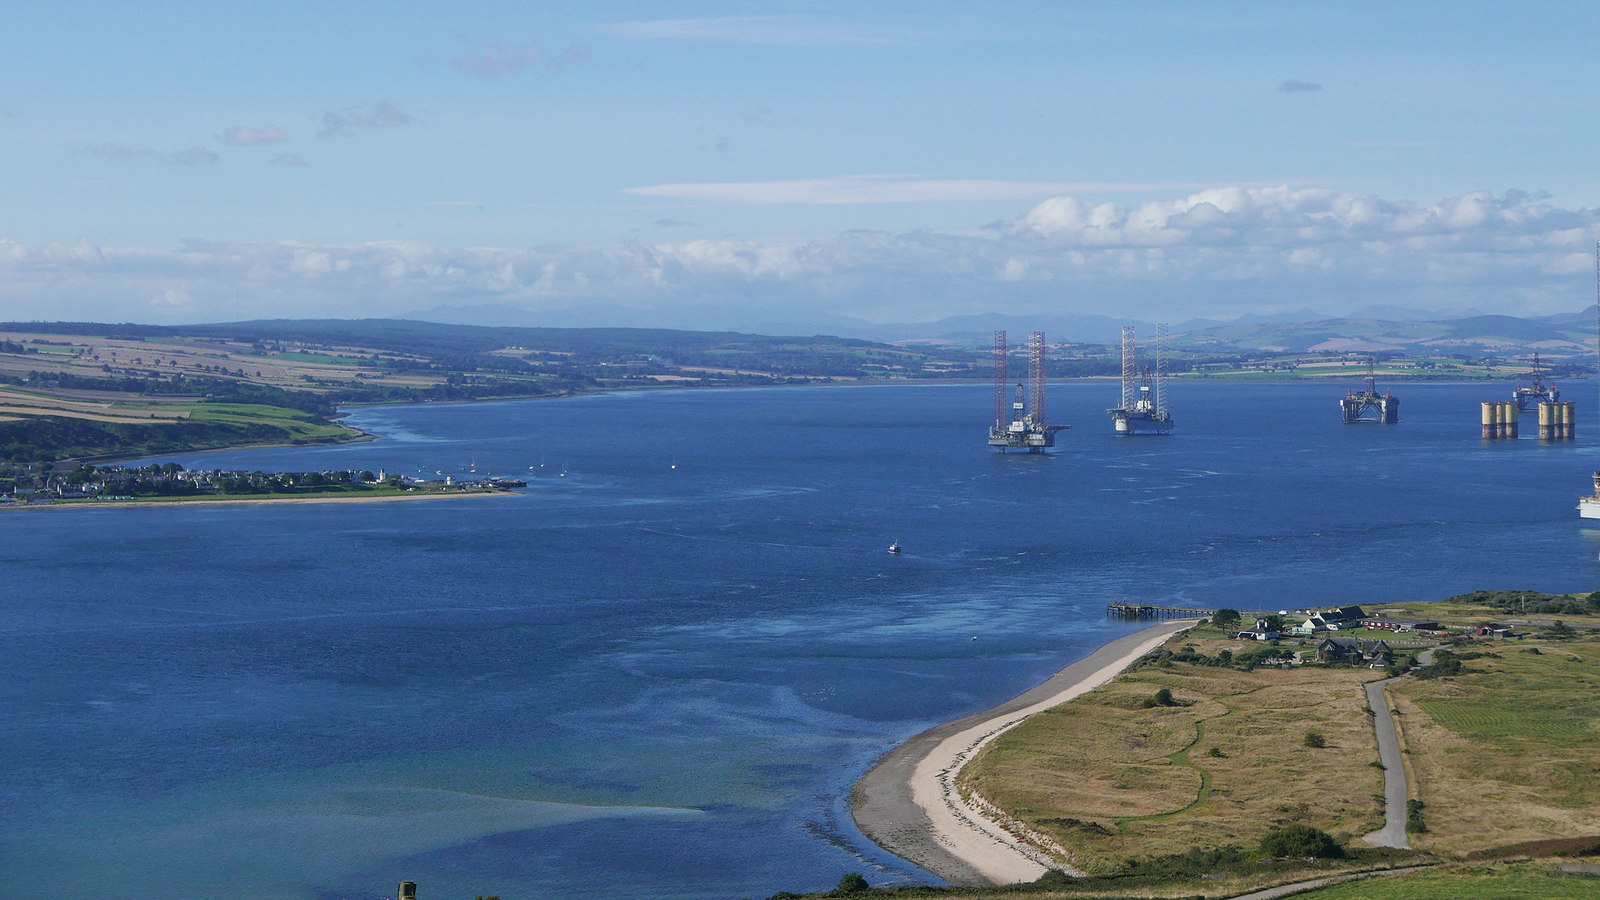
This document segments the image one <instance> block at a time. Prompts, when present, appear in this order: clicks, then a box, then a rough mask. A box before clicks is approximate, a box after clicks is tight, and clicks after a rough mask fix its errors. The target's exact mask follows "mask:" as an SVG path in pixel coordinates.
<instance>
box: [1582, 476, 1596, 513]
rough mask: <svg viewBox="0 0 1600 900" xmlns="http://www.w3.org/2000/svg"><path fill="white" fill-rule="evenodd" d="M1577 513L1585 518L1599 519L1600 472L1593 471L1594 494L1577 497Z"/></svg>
mask: <svg viewBox="0 0 1600 900" xmlns="http://www.w3.org/2000/svg"><path fill="white" fill-rule="evenodd" d="M1578 515H1579V516H1580V517H1582V518H1585V519H1600V472H1596V473H1594V494H1592V495H1591V496H1588V497H1579V498H1578Z"/></svg>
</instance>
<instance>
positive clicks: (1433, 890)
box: [1295, 862, 1600, 900]
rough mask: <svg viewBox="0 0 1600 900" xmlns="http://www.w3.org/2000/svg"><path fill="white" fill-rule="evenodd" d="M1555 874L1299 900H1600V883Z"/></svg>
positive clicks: (1420, 875) (1369, 883)
mask: <svg viewBox="0 0 1600 900" xmlns="http://www.w3.org/2000/svg"><path fill="white" fill-rule="evenodd" d="M1554 869H1555V867H1554V866H1553V865H1550V864H1548V863H1531V862H1523V863H1515V864H1510V865H1498V866H1486V867H1482V868H1445V869H1440V870H1437V871H1429V872H1415V873H1409V874H1405V875H1391V876H1385V877H1382V878H1373V879H1368V880H1364V881H1351V882H1346V883H1344V884H1336V885H1333V886H1331V887H1325V888H1319V889H1318V890H1314V891H1309V892H1307V893H1304V894H1296V895H1295V896H1296V897H1302V898H1305V900H1441V898H1449V900H1600V878H1597V877H1594V876H1589V875H1557V876H1555V877H1549V876H1550V875H1551V873H1552V872H1553V871H1554Z"/></svg>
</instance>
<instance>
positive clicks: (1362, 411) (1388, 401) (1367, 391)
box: [1339, 356, 1400, 425]
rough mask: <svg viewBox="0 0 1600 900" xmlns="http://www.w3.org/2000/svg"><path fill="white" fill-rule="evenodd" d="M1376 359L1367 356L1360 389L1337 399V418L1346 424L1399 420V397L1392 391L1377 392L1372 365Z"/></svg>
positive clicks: (1390, 423)
mask: <svg viewBox="0 0 1600 900" xmlns="http://www.w3.org/2000/svg"><path fill="white" fill-rule="evenodd" d="M1376 364H1377V361H1376V359H1375V358H1374V357H1372V356H1368V357H1367V383H1366V387H1364V388H1362V389H1361V390H1360V391H1351V392H1350V393H1349V394H1347V395H1346V396H1345V398H1344V399H1343V400H1340V401H1339V418H1340V420H1341V421H1343V422H1344V424H1346V425H1354V424H1355V423H1357V422H1382V423H1383V424H1385V425H1393V424H1394V423H1396V422H1398V421H1400V398H1399V397H1396V396H1395V395H1394V393H1393V392H1391V391H1385V392H1384V393H1382V394H1380V393H1378V387H1377V376H1376V375H1375V374H1374V367H1375V366H1376Z"/></svg>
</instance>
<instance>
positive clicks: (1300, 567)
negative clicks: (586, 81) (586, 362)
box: [0, 383, 1600, 900]
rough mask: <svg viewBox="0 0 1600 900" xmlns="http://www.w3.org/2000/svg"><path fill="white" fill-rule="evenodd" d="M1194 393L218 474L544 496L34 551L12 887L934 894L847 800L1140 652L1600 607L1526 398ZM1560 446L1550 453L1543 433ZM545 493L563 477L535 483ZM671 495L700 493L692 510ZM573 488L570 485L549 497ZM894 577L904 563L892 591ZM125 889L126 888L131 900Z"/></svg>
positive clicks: (10, 696)
mask: <svg viewBox="0 0 1600 900" xmlns="http://www.w3.org/2000/svg"><path fill="white" fill-rule="evenodd" d="M1346 387H1347V386H1346V385H1343V384H1340V385H1337V386H1314V385H1238V384H1226V385H1225V384H1204V383H1195V384H1190V383H1183V384H1180V385H1179V386H1178V387H1177V390H1176V392H1175V393H1176V407H1177V416H1178V423H1179V433H1178V434H1177V435H1174V436H1172V437H1165V438H1162V437H1144V438H1121V439H1119V438H1116V437H1114V436H1113V435H1112V434H1111V428H1110V424H1109V421H1108V420H1107V417H1106V416H1105V415H1104V413H1103V410H1104V408H1105V407H1106V406H1108V405H1111V404H1112V401H1113V400H1114V397H1115V386H1114V385H1107V384H1093V385H1086V384H1073V385H1062V386H1053V387H1052V388H1051V402H1050V408H1051V411H1052V414H1053V416H1054V417H1056V418H1057V420H1059V421H1065V422H1070V423H1071V424H1073V425H1074V426H1075V427H1074V428H1073V430H1071V431H1068V432H1065V433H1063V434H1062V436H1061V449H1060V451H1059V452H1058V453H1056V454H1054V455H1051V456H1048V457H1029V456H1008V457H999V456H996V455H993V454H991V453H990V452H989V451H988V450H987V448H986V447H985V446H984V445H983V440H984V432H985V428H986V427H987V422H986V419H987V417H988V416H989V414H990V410H991V408H992V406H991V398H990V393H989V391H988V389H987V388H986V387H982V386H914V387H910V386H899V387H862V388H816V389H810V388H806V389H782V390H751V391H737V392H723V391H719V392H692V393H654V394H634V395H610V396H593V397H584V398H577V399H571V400H561V401H540V402H528V403H497V404H481V405H429V406H420V407H409V408H382V409H363V410H359V411H356V412H355V414H354V415H352V417H351V421H352V422H353V423H354V424H356V425H358V426H360V427H362V428H364V429H367V430H369V431H371V432H373V433H375V434H378V435H380V436H381V439H380V440H378V441H375V442H372V443H363V444H354V445H346V446H341V447H332V448H318V449H306V448H295V449H281V450H259V451H250V452H238V453H225V454H199V455H193V456H183V457H176V458H175V459H177V460H178V461H179V462H182V463H183V464H185V465H186V466H189V467H191V468H193V467H216V466H225V467H248V468H261V469H281V470H311V469H328V468H339V469H343V468H352V467H358V468H369V469H373V470H377V469H378V468H380V467H381V468H385V469H387V470H388V471H389V472H399V473H413V474H415V473H418V472H427V473H429V474H431V473H433V472H435V471H440V472H445V473H449V474H455V475H457V476H458V477H460V476H463V475H465V474H466V470H467V469H469V468H470V467H475V468H476V470H477V473H478V474H479V475H483V474H502V475H522V476H526V477H527V478H528V479H529V481H530V485H529V487H528V489H527V491H526V492H525V493H521V494H518V495H515V496H510V497H486V498H468V499H459V500H457V499H451V500H425V501H417V502H411V503H369V504H317V505H277V506H216V507H203V506H183V507H159V508H142V509H141V508H98V509H74V510H53V511H18V510H9V511H0V575H3V579H4V585H5V590H4V593H3V595H0V596H3V597H4V600H3V602H4V610H5V615H4V616H3V619H0V671H3V678H0V705H3V706H0V708H3V709H4V714H5V725H4V729H3V731H0V883H4V884H6V885H7V886H8V888H9V889H10V891H9V892H10V893H11V894H12V895H14V896H17V897H23V898H31V897H51V898H55V897H61V896H78V897H89V898H93V897H123V896H128V895H129V894H130V893H135V892H136V893H141V894H147V895H152V896H165V897H172V898H186V897H194V898H201V897H216V896H222V895H229V896H234V897H247V898H253V897H260V898H269V897H270V898H279V897H284V898H336V897H377V896H385V895H387V896H392V893H393V890H394V885H395V883H396V882H398V881H400V880H402V879H409V880H415V881H417V882H419V883H420V885H421V886H422V892H423V894H424V895H425V896H426V897H429V898H447V897H471V896H476V895H478V894H489V893H498V894H499V895H501V896H502V897H506V898H508V900H510V898H532V897H614V896H621V895H628V896H639V897H709V898H735V897H741V896H766V895H768V894H771V893H773V892H775V891H777V890H782V889H790V890H815V889H821V888H826V887H831V886H832V885H834V884H835V883H837V881H838V879H839V877H840V876H841V875H842V874H844V873H846V872H850V871H861V872H865V873H866V874H867V877H868V879H869V880H870V881H872V882H874V883H884V882H890V883H893V882H903V881H907V880H915V879H920V878H926V877H927V876H925V875H924V874H922V873H919V872H917V871H915V870H914V869H912V868H910V867H909V866H907V865H905V864H904V863H902V862H899V861H897V860H895V859H894V858H892V857H889V856H887V855H886V854H884V853H882V852H881V851H879V850H877V849H876V848H875V847H873V846H872V845H870V844H868V843H866V842H865V841H863V840H862V838H861V837H860V835H859V834H858V833H857V832H856V831H855V830H854V828H853V827H852V825H851V824H850V821H849V816H848V812H847V810H846V807H845V798H846V795H847V794H848V792H849V789H850V786H851V784H852V783H853V782H854V780H855V779H856V778H858V777H859V776H860V775H861V773H862V772H864V771H865V770H866V768H867V767H868V766H869V765H870V764H871V762H872V760H873V759H874V758H876V757H877V756H878V755H879V754H881V753H882V752H884V751H885V750H887V749H888V748H890V747H891V746H893V745H894V744H895V743H897V742H898V741H900V740H901V739H903V738H905V737H907V736H909V735H911V734H913V733H915V732H917V731H920V730H922V729H923V728H926V727H928V726H929V725H932V724H934V723H936V722H939V721H943V720H946V719H950V718H954V717H957V716H960V715H963V714H966V713H970V712H973V711H976V710H978V709H981V708H984V707H986V706H988V705H990V704H993V703H995V702H998V701H1000V700H1002V699H1005V698H1007V697H1009V696H1012V695H1014V694H1016V693H1018V692H1020V691H1022V690H1024V689H1026V688H1028V687H1030V686H1032V685H1033V684H1035V683H1037V682H1038V681H1040V680H1042V679H1043V678H1045V677H1047V676H1048V675H1049V674H1050V673H1051V672H1053V671H1055V670H1056V669H1058V668H1060V667H1061V666H1062V665H1064V664H1066V663H1068V662H1070V661H1072V660H1073V659H1075V658H1078V657H1080V656H1082V655H1084V654H1085V653H1086V652H1088V650H1090V649H1091V648H1093V647H1094V646H1096V645H1098V644H1100V643H1102V642H1103V641H1105V640H1107V639H1109V638H1111V637H1113V636H1115V635H1118V634H1121V633H1124V632H1125V631H1126V630H1128V629H1129V626H1126V625H1123V624H1121V623H1116V622H1111V621H1107V620H1106V619H1105V618H1104V616H1103V608H1104V606H1105V604H1106V603H1107V602H1109V601H1112V600H1119V599H1122V598H1123V597H1130V598H1135V599H1141V600H1148V601H1159V602H1166V603H1186V604H1194V605H1200V606H1213V605H1228V606H1235V607H1241V608H1271V609H1278V608H1289V607H1297V606H1305V605H1309V604H1335V603H1352V602H1354V603H1362V604H1376V605H1381V604H1383V603H1384V602H1386V601H1394V600H1416V599H1431V598H1438V597H1443V596H1446V595H1449V594H1452V593H1459V592H1463V591H1467V590H1472V589H1475V588H1481V587H1488V588H1510V587H1529V588H1537V589H1543V590H1550V591H1568V590H1585V591H1587V590H1591V589H1593V588H1594V587H1596V584H1595V582H1596V575H1597V570H1600V563H1597V560H1596V554H1597V551H1600V531H1596V530H1595V529H1593V528H1587V527H1584V526H1582V525H1581V524H1580V522H1579V520H1578V519H1577V518H1576V513H1575V512H1574V509H1573V507H1574V506H1575V503H1576V499H1577V497H1578V495H1579V494H1581V493H1586V492H1587V491H1588V490H1589V473H1590V471H1591V470H1592V469H1594V468H1596V467H1597V465H1600V453H1597V444H1596V440H1595V431H1596V429H1595V426H1594V425H1593V424H1591V423H1592V422H1593V418H1594V417H1593V415H1592V412H1590V411H1592V409H1593V407H1592V404H1585V403H1583V398H1584V397H1587V396H1590V395H1591V394H1592V388H1585V387H1580V386H1574V385H1563V387H1564V388H1565V389H1566V390H1567V391H1568V392H1569V394H1571V395H1574V396H1576V397H1577V398H1579V401H1580V411H1583V412H1585V413H1586V414H1585V415H1583V416H1582V421H1581V422H1580V428H1581V429H1582V437H1581V438H1580V440H1578V441H1576V442H1573V443H1569V444H1561V445H1541V444H1540V443H1538V442H1537V441H1534V440H1529V439H1524V440H1521V441H1517V442H1505V443H1500V444H1485V443H1483V442H1481V441H1480V440H1479V439H1478V402H1479V401H1480V400H1485V399H1503V398H1504V397H1505V396H1508V395H1509V388H1507V387H1506V386H1504V385H1494V386H1486V385H1398V386H1396V392H1397V393H1400V394H1401V395H1402V396H1403V398H1404V402H1403V405H1402V408H1401V423H1400V424H1399V425H1397V426H1390V427H1384V426H1378V425H1371V426H1343V425H1340V424H1339V422H1338V411H1337V402H1336V401H1337V399H1338V397H1340V396H1342V395H1343V393H1344V390H1345V388H1346ZM1524 421H1525V422H1526V423H1527V424H1528V425H1529V427H1530V430H1531V427H1532V418H1531V417H1527V418H1525V420H1524ZM541 462H542V463H543V468H540V464H541ZM674 465H675V466H676V468H674ZM563 469H564V470H565V471H566V473H567V474H566V475H565V476H562V475H560V474H558V473H560V472H561V471H563ZM896 540H898V541H899V542H901V543H902V544H903V545H904V546H905V553H904V554H902V555H901V556H898V557H894V556H890V555H889V554H888V553H886V552H884V548H885V547H886V546H887V545H888V544H889V543H890V542H891V541H896ZM130 886H131V888H132V889H130Z"/></svg>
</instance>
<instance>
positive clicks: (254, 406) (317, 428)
mask: <svg viewBox="0 0 1600 900" xmlns="http://www.w3.org/2000/svg"><path fill="white" fill-rule="evenodd" d="M187 409H188V413H189V420H190V421H192V422H214V423H217V424H223V425H240V426H249V425H272V426H275V427H277V428H282V429H284V430H285V431H286V432H287V433H288V435H289V440H291V441H315V442H326V441H338V440H349V439H350V438H352V437H354V436H355V435H356V432H355V431H354V430H353V429H351V428H350V427H348V426H346V425H342V424H340V423H338V422H331V423H327V424H323V423H320V422H317V421H316V418H315V417H314V416H312V415H311V414H310V413H305V412H301V411H299V410H294V409H285V408H283V407H281V406H266V405H263V404H259V403H195V404H192V405H189V406H188V407H187Z"/></svg>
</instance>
